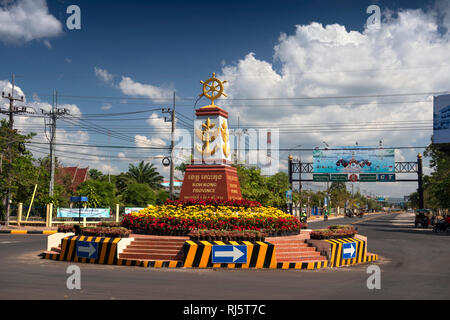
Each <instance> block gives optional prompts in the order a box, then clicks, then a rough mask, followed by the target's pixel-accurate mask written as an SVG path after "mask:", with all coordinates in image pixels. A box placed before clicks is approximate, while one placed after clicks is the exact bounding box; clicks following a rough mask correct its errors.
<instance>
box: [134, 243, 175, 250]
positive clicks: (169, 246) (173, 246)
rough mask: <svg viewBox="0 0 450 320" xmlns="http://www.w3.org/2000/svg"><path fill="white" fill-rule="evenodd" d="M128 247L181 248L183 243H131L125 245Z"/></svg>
mask: <svg viewBox="0 0 450 320" xmlns="http://www.w3.org/2000/svg"><path fill="white" fill-rule="evenodd" d="M128 248H135V249H153V248H155V249H178V250H181V249H182V248H183V245H179V244H155V245H146V244H134V243H133V244H131V245H129V246H128V247H127V249H128Z"/></svg>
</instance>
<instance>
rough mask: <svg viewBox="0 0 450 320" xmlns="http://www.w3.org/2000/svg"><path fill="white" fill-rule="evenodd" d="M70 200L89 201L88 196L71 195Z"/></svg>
mask: <svg viewBox="0 0 450 320" xmlns="http://www.w3.org/2000/svg"><path fill="white" fill-rule="evenodd" d="M70 202H88V197H70Z"/></svg>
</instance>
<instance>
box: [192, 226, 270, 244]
mask: <svg viewBox="0 0 450 320" xmlns="http://www.w3.org/2000/svg"><path fill="white" fill-rule="evenodd" d="M188 236H189V237H190V239H191V240H207V241H251V242H255V241H264V240H265V238H266V237H267V236H268V233H266V232H261V231H258V230H242V231H239V230H207V229H205V230H197V229H196V230H192V231H191V232H189V234H188Z"/></svg>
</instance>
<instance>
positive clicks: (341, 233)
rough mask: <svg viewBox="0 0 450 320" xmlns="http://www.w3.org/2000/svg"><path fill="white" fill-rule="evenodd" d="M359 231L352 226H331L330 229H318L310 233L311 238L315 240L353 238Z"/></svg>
mask: <svg viewBox="0 0 450 320" xmlns="http://www.w3.org/2000/svg"><path fill="white" fill-rule="evenodd" d="M357 233H358V232H357V230H356V229H355V228H353V227H352V226H346V225H336V226H329V227H328V229H318V230H314V231H312V232H311V233H310V238H311V239H314V240H326V239H340V238H353V237H354V236H355V234H357Z"/></svg>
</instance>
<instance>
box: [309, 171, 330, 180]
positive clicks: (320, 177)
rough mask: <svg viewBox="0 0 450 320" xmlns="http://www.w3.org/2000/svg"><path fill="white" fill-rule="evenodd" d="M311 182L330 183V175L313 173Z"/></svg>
mask: <svg viewBox="0 0 450 320" xmlns="http://www.w3.org/2000/svg"><path fill="white" fill-rule="evenodd" d="M313 181H314V182H328V181H330V175H329V174H328V173H314V174H313Z"/></svg>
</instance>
